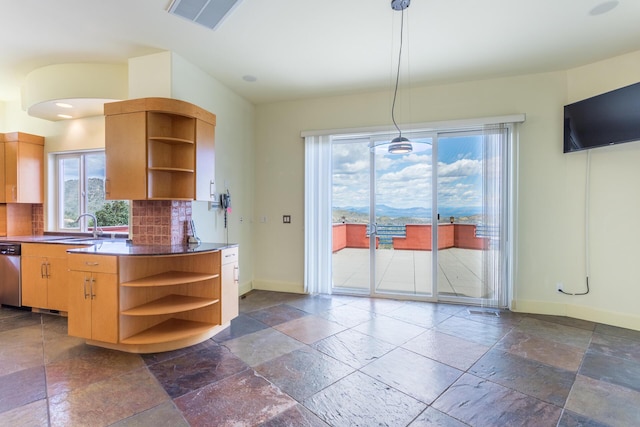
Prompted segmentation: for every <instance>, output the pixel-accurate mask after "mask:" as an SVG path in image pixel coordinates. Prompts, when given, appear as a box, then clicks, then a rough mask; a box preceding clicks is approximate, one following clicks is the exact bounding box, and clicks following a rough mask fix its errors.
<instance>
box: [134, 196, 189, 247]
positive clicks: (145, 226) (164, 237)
mask: <svg viewBox="0 0 640 427" xmlns="http://www.w3.org/2000/svg"><path fill="white" fill-rule="evenodd" d="M131 221H132V227H131V228H132V236H131V239H132V240H133V243H134V244H136V245H182V244H184V243H185V242H186V241H187V237H188V231H189V225H188V224H189V223H190V222H191V201H190V200H134V201H133V204H132V208H131Z"/></svg>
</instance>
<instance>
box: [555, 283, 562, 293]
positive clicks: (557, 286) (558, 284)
mask: <svg viewBox="0 0 640 427" xmlns="http://www.w3.org/2000/svg"><path fill="white" fill-rule="evenodd" d="M556 290H557V291H558V292H562V291H564V285H563V284H562V282H558V283H557V284H556Z"/></svg>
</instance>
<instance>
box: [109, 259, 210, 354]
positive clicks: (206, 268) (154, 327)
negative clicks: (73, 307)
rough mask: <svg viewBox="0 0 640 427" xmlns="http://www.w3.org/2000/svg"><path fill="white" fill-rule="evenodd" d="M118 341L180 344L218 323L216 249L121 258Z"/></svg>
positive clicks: (143, 345)
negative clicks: (192, 252)
mask: <svg viewBox="0 0 640 427" xmlns="http://www.w3.org/2000/svg"><path fill="white" fill-rule="evenodd" d="M120 279H121V282H120V342H121V343H122V344H124V345H128V346H130V347H132V348H135V349H138V350H141V351H142V350H144V351H147V350H148V349H153V350H156V351H160V350H168V349H174V348H180V347H184V346H185V345H190V344H193V343H195V342H200V341H202V340H203V337H204V338H206V337H211V336H212V331H213V330H214V327H216V326H219V325H220V324H221V320H220V310H221V302H220V299H221V295H220V251H216V252H202V253H196V254H184V255H167V256H148V257H141V256H135V257H121V258H120Z"/></svg>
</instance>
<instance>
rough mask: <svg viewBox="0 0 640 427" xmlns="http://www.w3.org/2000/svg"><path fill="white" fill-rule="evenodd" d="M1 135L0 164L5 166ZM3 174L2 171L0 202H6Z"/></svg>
mask: <svg viewBox="0 0 640 427" xmlns="http://www.w3.org/2000/svg"><path fill="white" fill-rule="evenodd" d="M2 141H3V140H2V137H1V136H0V166H2V167H5V166H4V157H5V156H4V145H5V144H4V142H2ZM4 176H5V174H4V173H0V203H6V202H7V197H6V194H7V192H6V189H5V178H4Z"/></svg>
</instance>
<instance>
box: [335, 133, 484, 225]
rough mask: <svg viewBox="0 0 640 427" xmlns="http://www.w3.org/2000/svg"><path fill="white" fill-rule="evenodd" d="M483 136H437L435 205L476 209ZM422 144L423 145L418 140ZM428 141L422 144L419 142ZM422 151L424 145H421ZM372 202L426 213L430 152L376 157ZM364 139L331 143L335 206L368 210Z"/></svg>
mask: <svg viewBox="0 0 640 427" xmlns="http://www.w3.org/2000/svg"><path fill="white" fill-rule="evenodd" d="M481 140H482V138H481V136H459V137H442V136H441V137H440V138H439V145H438V174H439V180H438V182H439V189H438V204H439V208H440V211H441V213H442V210H443V209H446V208H449V207H450V208H460V207H480V206H481V200H482V186H481V183H482V161H481V159H482V147H481ZM418 141H421V140H418ZM422 141H426V140H422ZM423 147H424V146H423ZM375 157H376V159H375V162H376V182H377V184H376V203H377V204H378V205H380V204H384V205H388V206H392V207H396V208H416V207H421V208H430V207H431V174H432V160H433V159H432V157H433V156H432V147H431V145H427V146H426V149H425V150H424V151H419V152H413V153H411V154H407V155H389V154H386V153H384V152H382V153H380V154H379V153H376V156H375ZM369 191H370V190H369V149H368V140H365V139H361V140H352V141H351V142H344V143H342V142H341V143H334V144H333V205H334V206H338V207H346V206H354V207H363V206H368V205H369Z"/></svg>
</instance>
